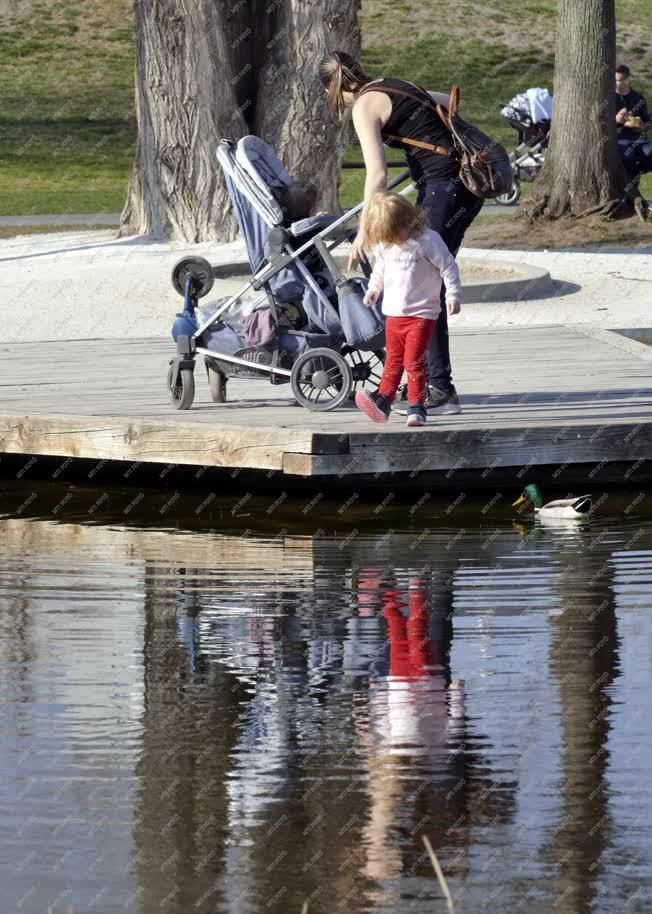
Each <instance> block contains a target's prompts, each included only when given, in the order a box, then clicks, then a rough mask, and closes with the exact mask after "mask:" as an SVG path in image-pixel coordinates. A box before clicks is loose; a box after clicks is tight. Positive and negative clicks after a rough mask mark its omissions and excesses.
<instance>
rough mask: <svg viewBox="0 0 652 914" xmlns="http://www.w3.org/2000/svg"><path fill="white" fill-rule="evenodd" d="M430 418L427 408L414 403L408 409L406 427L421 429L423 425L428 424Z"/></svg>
mask: <svg viewBox="0 0 652 914" xmlns="http://www.w3.org/2000/svg"><path fill="white" fill-rule="evenodd" d="M427 418H428V413H427V412H426V408H425V406H422V405H421V404H420V403H412V404H410V406H408V408H407V420H406V423H405V424H406V425H407V427H408V428H421V426H422V425H425V424H426V420H427Z"/></svg>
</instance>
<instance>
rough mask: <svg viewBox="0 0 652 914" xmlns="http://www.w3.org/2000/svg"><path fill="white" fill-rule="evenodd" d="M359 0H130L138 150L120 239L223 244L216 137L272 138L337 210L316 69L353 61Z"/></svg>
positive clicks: (332, 146)
mask: <svg viewBox="0 0 652 914" xmlns="http://www.w3.org/2000/svg"><path fill="white" fill-rule="evenodd" d="M358 8H359V0H353V2H349V0H312V2H310V3H307V2H305V0H134V10H135V19H136V115H137V122H138V142H137V147H136V156H135V161H134V167H133V171H132V174H131V178H130V181H129V189H128V192H127V200H126V203H125V206H124V209H123V212H122V217H121V223H120V234H121V235H127V234H148V235H152V236H153V237H155V238H173V239H178V240H183V241H191V242H194V241H201V240H214V241H226V240H229V239H231V238H233V237H234V234H235V228H236V224H235V220H234V217H233V213H232V211H231V207H230V203H229V200H228V196H227V194H226V190H225V187H224V184H223V181H222V178H221V174H220V171H219V167H218V165H217V162H216V159H215V150H216V147H217V144H218V142H219V141H220V140H221V139H222V138H225V137H226V138H233V139H239V138H240V137H242V136H245V135H246V134H248V133H253V134H256V135H257V136H262V138H263V139H265V140H267V141H268V142H270V143H271V144H272V145H273V146H274V148H275V149H276V151H277V152H278V154H279V156H280V157H281V159H282V160H283V162H284V164H285V165H286V167H287V168H288V169H289V171H290V172H291V173H293V174H302V175H306V176H308V177H311V178H312V179H313V180H314V181H315V182H316V184H317V186H318V188H319V191H320V204H321V206H323V207H324V208H329V209H332V208H336V207H337V187H338V182H339V174H340V167H341V155H342V142H341V137H342V129H341V127H338V126H336V125H335V124H334V123H333V120H332V117H331V115H330V114H329V113H328V111H327V108H326V105H325V96H324V92H323V89H322V86H321V83H320V81H319V74H318V68H319V61H320V60H321V57H322V56H323V54H325V53H327V52H328V51H329V50H332V49H333V48H343V49H345V50H349V51H350V52H351V53H353V54H356V53H357V52H358V51H359V48H360V31H359V27H358V23H357V12H358Z"/></svg>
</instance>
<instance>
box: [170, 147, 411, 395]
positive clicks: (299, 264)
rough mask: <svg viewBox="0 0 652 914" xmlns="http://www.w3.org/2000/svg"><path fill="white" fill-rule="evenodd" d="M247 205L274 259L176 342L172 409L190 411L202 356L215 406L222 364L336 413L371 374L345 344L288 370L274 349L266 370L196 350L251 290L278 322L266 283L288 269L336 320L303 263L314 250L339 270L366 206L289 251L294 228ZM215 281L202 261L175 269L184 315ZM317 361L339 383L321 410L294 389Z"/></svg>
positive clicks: (309, 354) (306, 355)
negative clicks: (339, 252)
mask: <svg viewBox="0 0 652 914" xmlns="http://www.w3.org/2000/svg"><path fill="white" fill-rule="evenodd" d="M225 144H229V146H232V145H233V144H232V143H231V142H230V141H222V143H221V144H220V146H223V145H225ZM218 157H219V147H218ZM408 176H409V172H404V173H403V174H401V175H399V176H398V177H397V178H395V179H394V180H393V181H391V182H390V184H389V185H388V189H391V188H394V187H396V186H397V185H398V184H400V183H402V182H403V181H404V180H405V179H406V178H407V177H408ZM413 188H414V184H413V183H410V184H409V185H408V186H407V187H405V188H404V189H403V190H402V191H400V193H401V194H407V193H409V192H410V191H411V190H412V189H413ZM247 199H248V201H249V203H250V204H251V205H253V207H254V209H255V210H256V211H257V213H258V215H259V216H260V217H261V219H262V220H263V221H264V222H265V223H266V225H267V227H268V228H269V235H268V245H269V239H270V235H271V232H272V231H273V230H277V239H276V241H277V243H275V244H273V245H272V246H271V247H272V248H273V254H272V255H271V256H269V257H266V259H265V260H264V261H263V263H262V264H261V266H260V267H259V268H258V269H257V270H255V271H253V272H252V275H251V278H250V279H248V280H247V281H246V282H245V283H244V285H243V286H242V287H241V288H240V289H238V291H237V292H235V293H234V294H233V295H231V296H230V297H229V298H228V299H227V300H226V301H225V302H223V303H222V304H220V306H219V307H218V308H217V310H216V311H214V312H213V313H212V314H211V315H210V316H209V317H208V318H207V319H206V320H204V321H203V322H200V325H199V326H198V327H197V329H196V330H195V331H194V332H193V333H192V334H191V335H190V334H188V335H186V334H182V335H179V336H178V337H177V340H176V347H177V355H176V358H174V359H172V360H171V362H170V368H169V371H168V389H169V391H170V395H171V399H172V403H173V405H174V406H175V407H176V408H177V409H188V408H190V406H191V405H192V402H193V400H194V377H193V372H194V367H195V359H196V357H197V356H204V359H205V363H206V370H207V373H208V378H209V387H210V389H211V394H212V399H213V401H214V402H224V401H225V400H226V380H227V375H226V373H225V372H223V371H220V363H225V364H224V366H223V367H228V366H233V367H234V368H235V369H236V370H237V368H240V369H242V371H241V372H237V374H235V375H234V376H239V377H247V378H252V377H258V376H263V375H268V376H269V379H270V382H271V383H272V384H282V383H288V382H290V383H291V384H292V390H293V393H294V395H295V398H296V399H297V400H298V402H299V403H300V404H301V405H303V406H307V407H308V408H310V409H316V410H320V411H321V410H328V409H334V408H335V407H336V406H338V405H340V404H341V403H342V402H344V400H346V399H347V398H348V397H349V396H350V394H351V393H352V391H353V390H354V389H355V387H356V386H357V385H358V384H362V383H364V381H366V380H368V378H369V371H368V370H367V369H366V363H364V362H363V361H362V359H361V360H360V361H359V362H358V363H357V364H354V365H353V367H351V366H350V365H349V363H348V362H347V361H346V359H345V358H344V355H343V354H342V352H343V351H345V350H347V349H348V350H349V353H350V352H351V351H355V352H358V350H355V348H354V347H350V346H347V345H346V344H343V345H342V346H341V351H339V352H338V351H337V350H335V349H330V348H308V349H306V351H304V352H303V353H301V354H300V355H299V356H298V357H297V358H296V359H295V361H294V363H293V365H292V367H291V368H287V367H283V366H282V365H279V364H278V355H279V353H278V349H274V351H273V352H272V354H271V355H272V361H271V364H265V363H260V362H254V361H250V360H247V359H244V358H241V357H240V356H237V355H231V354H228V353H223V352H220V351H216V350H213V349H209V348H207V347H205V346H202V345H198V344H197V340H198V339H199V338H200V337H201V336H202V334H203V333H204V332H205V331H206V330H208V329H209V328H210V327H211V326H212V325H214V324H216V323H217V322H219V320H220V317H221V316H222V315H223V314H225V313H226V312H228V310H229V309H230V308H231V307H232V306H233V305H234V304H235V303H236V302H238V301H239V300H240V299H241V298H242V297H243V295H244V294H245V293H246V292H248V291H249V290H250V289H253V290H254V291H256V292H258V291H260V290H262V291H263V293H264V294H262V295H261V296H260V297H259V298H258V299H257V300H255V301H254V303H253V307H254V308H257V307H259V306H260V305H262V304H264V303H265V302H267V303H268V304H269V307H270V310H271V313H272V315H273V317H274V320H275V321H276V320H278V308H277V301H276V298H275V295H274V293H273V291H272V288H271V285H270V281H271V280H272V279H273V278H274V277H275V276H277V275H278V274H279V273H280V272H281V271H282V270H285V269H287V268H288V267H290V266H294V267H295V268H296V269H297V270H298V271H299V273H300V274H301V278H302V280H303V281H304V282H305V284H306V285H307V286H308V287H310V288H311V289H312V290H313V292H314V293H315V294H316V295H317V296H318V297H319V299H320V302H321V305H322V307H323V308H325V309H330V310H331V311H333V312H335V316H337V312H336V311H335V309H334V307H333V305H332V304H331V302H330V300H329V299H328V297H327V296H326V294H325V293H324V291H323V289H322V288H321V287H320V286H319V283H318V282H317V279H316V278H315V277H314V276H313V275H312V273H311V272H310V270H309V269H308V267H307V266H306V265H305V263H303V261H302V260H301V257H302V256H303V255H305V254H306V253H308V252H309V251H310V250H311V249H314V250H316V251H317V252H318V253H319V255H320V257H321V258H322V260H324V261H325V263H326V264H327V265H329V266H332V267H333V268H334V269H335V270H337V269H338V268H337V267H336V266H335V264H334V262H333V261H332V258H331V252H332V251H334V250H335V249H336V248H337V247H338V246H339V245H340V244H341V243H342V242H344V241H347V240H350V233H351V230H348V231H342V229H343V228H344V227H345V226H346V225H347V224H348V223H349V222H350V221H351V220H352V219H353V218H355V217H356V216H357V215H358V213H359V212H360V211H361V210H362V208H363V206H364V201H362V202H360V203H359V204H357V205H356V206H354V207H352V208H351V209H349V210H347V211H346V212H344V213H343V214H342V215H341V216H339V217H337V218H336V219H335V220H334V221H332V217H324V218H328V219H329V224H327V225H326V226H325V227H324V228H323V229H321V230H320V231H318V232H316V233H314V234H311V237H310V238H309V239H308V240H307V241H306V242H304V243H303V244H300V245H299V246H298V247H297V248H293V247H292V246H291V244H290V235H291V234H292V228H294V226H293V227H292V228H290V229H280V226H278V225H275V224H273V223H272V224H270V222H271V220H270V218H269V214H268V213H266V212H265V210H264V206H263V205H258V204H257V201H256V197H255V194H253V195H252V196H251V197H247ZM315 218H317V217H313V220H312V221H314V220H315ZM295 225H296V223H295ZM336 234H338V237H335V238H334V239H332V237H331V236H333V235H336ZM295 237H296V236H295ZM361 266H362V270H363V273H364V275H365V276H366V277H367V278H368V277H369V276H370V275H371V266H370V264H369V262H368V260H366V258H365V259H364V260H363V261H362V262H361ZM218 269H219V268H218ZM214 275H215V273H214V269H213V267H212V266H211V265H210V263H209V262H208V261H206V260H205V259H204V258H199V257H191V258H184V259H182V260H181V261H179V263H178V264H177V265H176V266H175V268H174V270H173V284H174V286H175V288H176V289H177V291H179V292H181V293H182V294H183V297H184V314H185V313H191V314H192V313H194V311H195V309H196V307H197V303H198V302H197V300H198V299H199V298H200V297H202V296H203V295H205V294H207V292H208V291H210V289H211V287H212V285H213V280H214ZM334 279H335V283H336V286H337V285H338V283H339V282H340V281H341V282H345V281H346V280H345V279H344V276H343V274H341V273H340V274H339V277H338V276H337V275H336V276H334ZM370 354H371V355H374V356H375V357H376V362H380V361H382V357H381V354H380V353H378V352H372V353H370ZM315 361H316V363H317V368H318V370H317V374H320V372H321V374H322V375H323V374H324V373H326V374H328V375H329V376H330V377H332V376H333V375H334V374H335V375H337V376H338V378H341V387H340V394H339V395H337V396H336V397H335V398H333V399H332V400H331V401H329V402H322V403H321V404H320V403H315V402H312V403H311V402H309V400H306V398H305V397H304V396H301V394H300V391H299V389H298V388H299V385H300V377H299V376H300V373H301V369H302V368H304V369H305V366H306V365H307V364H308V363H311V364H313V363H315ZM322 380H323V378H322ZM317 399H318V397H317Z"/></svg>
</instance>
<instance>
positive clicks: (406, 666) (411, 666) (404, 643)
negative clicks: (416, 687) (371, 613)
mask: <svg viewBox="0 0 652 914" xmlns="http://www.w3.org/2000/svg"><path fill="white" fill-rule="evenodd" d="M408 604H409V610H410V615H409V617H408V618H407V619H406V618H405V616H404V615H403V613H402V612H401V609H400V607H401V599H400V594H399V592H398V591H396V590H385V591H384V592H383V615H384V616H385V618H386V619H387V625H388V629H389V630H388V635H389V673H390V676H401V677H408V678H410V679H420V678H422V677H424V676H435V675H436V673H435V672H434V671H433V666H435V665H436V664H437V663H438V658H437V657H436V655H435V651H434V645H433V643H432V641H431V640H430V636H429V632H428V606H427V603H426V591H425V588H424V587H423V585H422V584H421V583H420V582H419V584H417V586H416V587H415V586H412V587H411V588H410V590H409V595H408Z"/></svg>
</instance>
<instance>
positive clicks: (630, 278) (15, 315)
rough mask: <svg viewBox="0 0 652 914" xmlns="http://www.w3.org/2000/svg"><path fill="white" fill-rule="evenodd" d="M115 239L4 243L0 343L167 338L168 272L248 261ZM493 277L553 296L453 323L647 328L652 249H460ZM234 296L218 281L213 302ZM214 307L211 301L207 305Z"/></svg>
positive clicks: (476, 312)
mask: <svg viewBox="0 0 652 914" xmlns="http://www.w3.org/2000/svg"><path fill="white" fill-rule="evenodd" d="M114 235H115V233H114V232H113V231H112V230H103V231H84V230H80V231H71V232H63V233H60V234H44V235H33V236H22V237H16V238H11V239H8V240H5V241H3V242H1V243H0V300H2V301H6V302H11V307H10V308H8V309H5V313H3V328H2V329H3V340H5V341H13V340H23V341H30V340H52V339H60V340H62V339H88V338H101V339H119V338H139V337H140V338H142V337H159V338H161V339H166V338H169V333H170V327H171V324H172V320H173V318H174V314H175V312H176V311H177V310H178V309H179V306H180V303H181V300H180V298H179V297H178V295H177V294H176V293H175V292H174V290H173V289H172V286H171V284H170V272H171V269H172V266H173V265H174V263H175V262H176V261H177V259H178V258H179V257H181V256H182V255H184V254H188V253H195V254H201V255H203V256H205V257H208V258H209V259H210V261H211V262H212V263H214V264H219V263H220V262H228V261H234V260H242V259H244V249H243V247H242V244H241V243H240V242H234V243H231V244H226V245H215V244H198V245H188V244H184V243H180V242H177V243H174V242H172V243H163V242H153V241H149V240H144V239H142V238H122V239H116V238H115V237H114ZM461 257H462V258H474V259H477V262H479V263H480V264H484V265H485V266H486V267H487V269H488V270H489V271H491V270H492V269H493V270H495V267H496V264H497V263H499V262H500V261H511V262H517V263H530V264H533V265H535V266H542V267H545V268H546V269H548V270H549V271H550V273H551V275H552V276H553V279H554V280H555V281H556V286H555V294H554V295H552V296H550V297H547V298H542V299H537V300H533V301H524V302H514V301H511V302H509V301H506V302H491V303H489V302H487V303H482V304H467V305H466V306H465V307H463V311H462V314H461V315H460V316H459V317H458V318H455V319H454V320H453V321H452V322H451V326H452V332H453V333H455V332H456V331H457V330H462V329H465V328H474V329H477V328H482V327H508V326H516V325H520V326H524V325H525V326H527V325H537V324H538V325H541V324H581V325H585V326H586V325H588V326H594V327H621V328H622V327H649V326H650V324H651V319H650V298H651V293H652V248H650V247H647V248H639V249H632V250H629V251H623V250H622V249H616V250H613V249H611V250H610V249H608V248H603V249H601V250H597V251H586V250H582V251H576V252H573V251H568V252H566V251H550V252H548V251H500V250H495V251H490V250H479V249H478V250H473V249H469V248H463V249H462V252H461ZM233 290H234V285H233V280H230V281H229V280H220V281H217V282H216V284H215V287H214V289H213V292H212V293H211V296H210V298H213V299H217V298H220V297H222V296H223V295H225V294H230V293H231V292H232V291H233ZM208 300H210V299H207V300H206V301H208Z"/></svg>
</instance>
